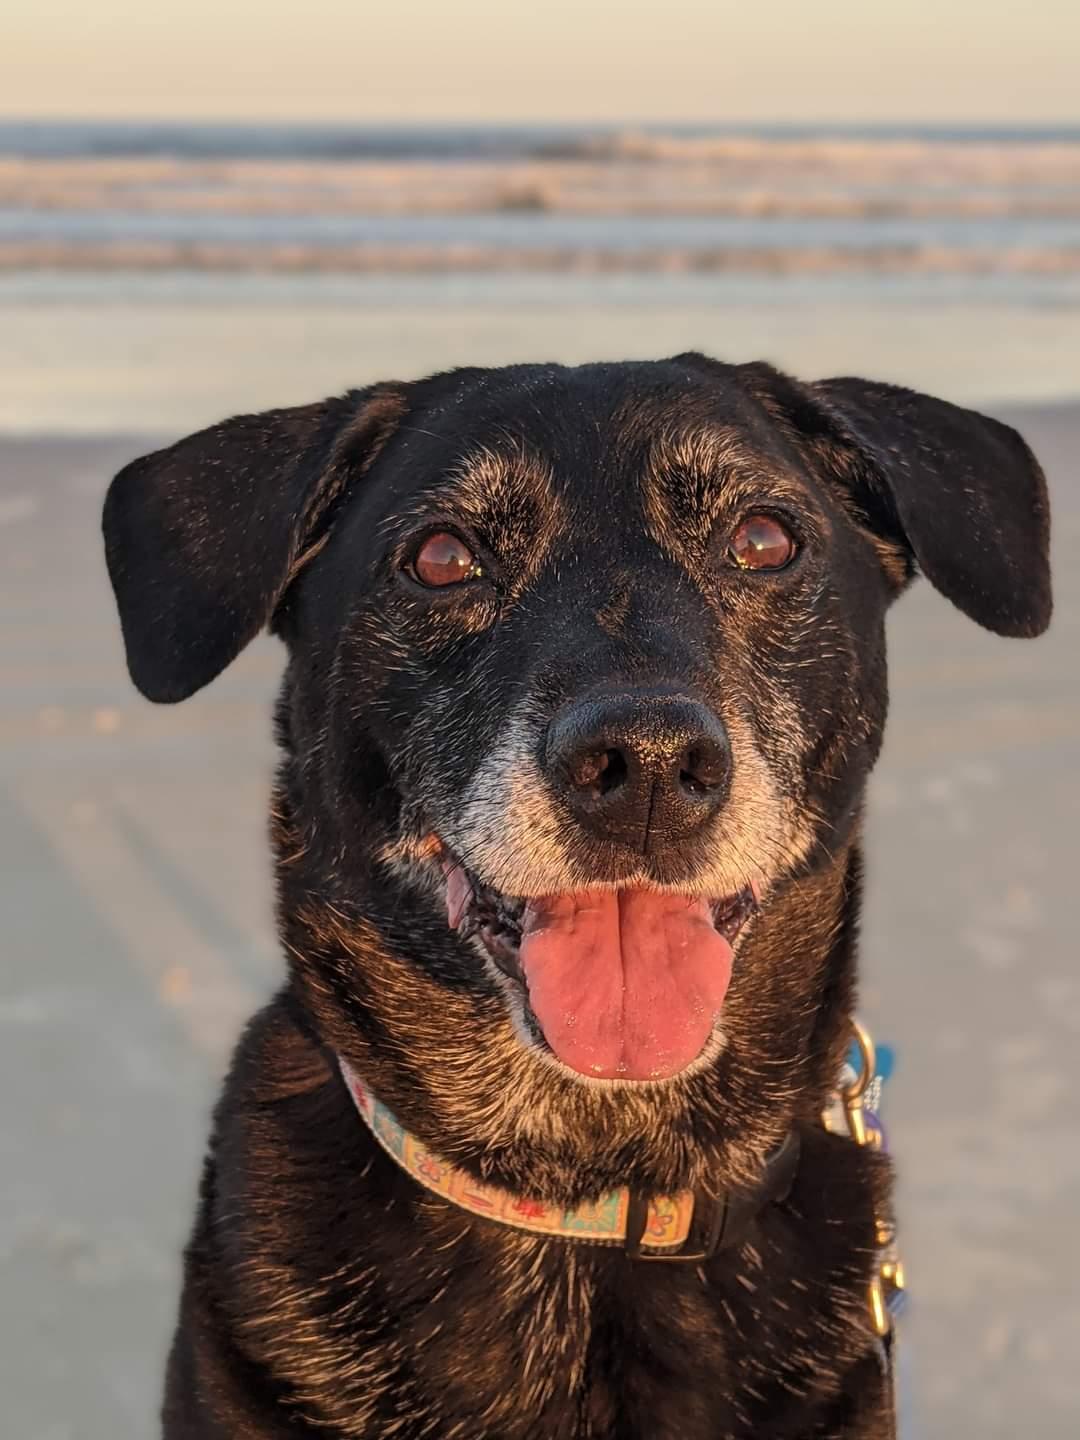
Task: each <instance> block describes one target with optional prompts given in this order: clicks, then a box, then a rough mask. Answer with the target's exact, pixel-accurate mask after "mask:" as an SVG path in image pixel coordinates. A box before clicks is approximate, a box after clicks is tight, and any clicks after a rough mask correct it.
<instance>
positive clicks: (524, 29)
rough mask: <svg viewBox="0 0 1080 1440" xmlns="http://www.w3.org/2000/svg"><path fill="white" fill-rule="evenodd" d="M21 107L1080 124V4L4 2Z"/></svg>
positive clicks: (10, 71) (360, 116)
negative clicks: (1078, 121) (990, 121)
mask: <svg viewBox="0 0 1080 1440" xmlns="http://www.w3.org/2000/svg"><path fill="white" fill-rule="evenodd" d="M0 114H2V115H6V116H43V117H48V116H53V117H63V116H66V117H73V118H78V117H88V118H107V117H117V118H129V117H130V118H155V117H160V118H203V119H211V118H222V119H247V118H250V119H270V120H273V119H281V120H335V121H347V120H357V121H369V120H379V119H388V120H396V121H408V120H417V121H420V120H431V119H446V120H500V119H501V120H533V121H535V120H635V119H636V120H645V121H647V120H678V119H683V120H690V121H694V120H699V121H709V120H716V121H723V120H740V119H745V120H812V119H817V120H822V119H837V120H868V121H875V120H876V121H888V120H911V119H913V120H924V121H929V120H944V121H979V120H1003V121H1014V122H1016V121H1029V122H1034V121H1044V122H1054V121H1063V122H1068V121H1074V122H1075V121H1077V120H1080V0H886V3H883V0H740V3H732V0H534V3H529V4H526V3H522V0H501V3H499V0H351V3H350V0H261V3H254V0H0Z"/></svg>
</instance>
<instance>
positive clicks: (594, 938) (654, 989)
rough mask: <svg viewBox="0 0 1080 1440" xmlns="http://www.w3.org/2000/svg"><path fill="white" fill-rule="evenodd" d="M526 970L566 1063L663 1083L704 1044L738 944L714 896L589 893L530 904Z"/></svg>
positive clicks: (537, 1011) (532, 998) (549, 1037)
mask: <svg viewBox="0 0 1080 1440" xmlns="http://www.w3.org/2000/svg"><path fill="white" fill-rule="evenodd" d="M521 966H522V970H523V971H524V974H525V983H526V985H527V986H528V989H529V1003H530V1005H531V1006H532V1010H533V1014H534V1015H535V1016H536V1018H537V1020H538V1022H539V1024H540V1028H541V1029H542V1030H543V1032H544V1039H545V1040H546V1041H547V1043H548V1044H549V1045H550V1046H551V1048H552V1050H553V1051H554V1052H555V1054H556V1055H557V1056H558V1057H559V1059H560V1060H561V1061H562V1062H563V1064H565V1065H569V1066H570V1067H571V1069H573V1070H577V1071H579V1072H580V1073H581V1074H582V1075H594V1076H597V1077H607V1078H615V1077H622V1078H623V1079H628V1080H656V1079H662V1078H663V1077H665V1076H667V1075H674V1074H676V1073H677V1072H678V1071H680V1070H682V1069H684V1068H685V1067H686V1066H687V1065H689V1064H690V1062H691V1061H692V1060H695V1059H696V1058H697V1057H698V1055H700V1054H701V1051H702V1050H703V1049H704V1047H705V1044H706V1042H707V1040H708V1038H709V1035H710V1033H711V1031H712V1026H713V1021H714V1020H715V1018H716V1016H717V1015H718V1014H719V1011H720V1006H721V1005H722V1004H723V1001H724V995H725V994H726V993H727V987H728V981H729V980H730V979H731V946H730V945H729V944H728V943H727V941H726V940H725V939H724V938H723V936H721V935H719V934H718V933H717V931H716V928H715V926H714V925H713V923H712V916H711V913H710V909H709V902H708V901H707V900H704V899H701V900H690V899H688V898H687V897H686V896H683V895H662V894H658V893H656V892H655V891H650V890H624V891H618V892H616V891H610V890H603V891H602V890H591V891H588V890H587V891H582V892H579V893H578V894H575V895H552V896H548V897H546V898H545V899H543V900H531V901H530V902H529V903H528V905H527V906H526V909H525V917H524V921H523V930H522V940H521Z"/></svg>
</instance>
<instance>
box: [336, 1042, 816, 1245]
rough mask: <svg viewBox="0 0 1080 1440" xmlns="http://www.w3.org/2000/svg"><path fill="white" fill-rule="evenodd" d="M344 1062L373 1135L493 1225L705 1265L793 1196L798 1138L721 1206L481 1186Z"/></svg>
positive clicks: (624, 1193) (420, 1176) (622, 1192)
mask: <svg viewBox="0 0 1080 1440" xmlns="http://www.w3.org/2000/svg"><path fill="white" fill-rule="evenodd" d="M338 1064H339V1066H340V1068H341V1073H342V1076H343V1078H344V1080H345V1084H346V1086H347V1088H348V1091H349V1094H350V1095H351V1096H352V1099H353V1102H354V1104H355V1105H356V1108H357V1110H358V1111H359V1112H360V1115H361V1116H362V1117H363V1119H364V1121H365V1122H366V1123H367V1125H368V1128H369V1129H370V1130H371V1133H372V1135H374V1137H375V1139H376V1140H377V1141H378V1142H379V1144H380V1145H381V1146H382V1148H383V1149H384V1150H385V1151H386V1153H387V1154H388V1155H390V1156H391V1157H392V1158H393V1159H394V1160H395V1161H396V1162H397V1164H398V1165H400V1166H401V1168H402V1169H403V1170H404V1171H405V1172H406V1173H407V1174H408V1175H411V1176H412V1178H413V1179H414V1180H415V1181H416V1182H417V1183H418V1184H420V1185H422V1186H424V1188H425V1189H427V1190H430V1191H432V1192H433V1193H434V1194H436V1195H441V1196H442V1198H443V1199H444V1200H448V1201H450V1203H451V1204H453V1205H457V1206H458V1207H459V1208H460V1209H462V1210H466V1211H468V1212H469V1214H471V1215H478V1216H481V1217H482V1218H483V1219H485V1220H490V1221H494V1222H496V1223H498V1224H502V1225H509V1226H511V1227H513V1228H514V1229H516V1230H525V1231H528V1232H529V1233H530V1234H533V1235H545V1236H550V1237H556V1238H559V1239H562V1240H576V1241H584V1242H587V1243H589V1244H593V1245H612V1246H616V1245H618V1246H622V1247H623V1248H624V1249H625V1250H626V1251H627V1253H628V1254H630V1255H632V1256H634V1257H635V1258H637V1259H641V1260H687V1261H700V1260H704V1259H707V1258H708V1257H709V1256H711V1255H713V1254H715V1253H716V1252H717V1250H720V1249H723V1248H726V1247H727V1246H728V1245H729V1244H732V1243H733V1242H734V1241H735V1240H737V1239H738V1238H740V1236H741V1235H742V1233H743V1232H744V1230H745V1228H746V1225H747V1223H748V1222H749V1220H751V1219H752V1218H753V1217H754V1216H755V1215H756V1214H757V1213H758V1211H759V1210H760V1209H761V1208H762V1207H763V1206H764V1205H766V1204H768V1203H769V1202H770V1201H780V1200H782V1199H784V1198H785V1197H786V1195H787V1193H788V1191H789V1190H790V1188H791V1184H792V1181H793V1180H794V1177H795V1170H796V1168H797V1166H798V1159H799V1143H798V1138H797V1136H796V1135H795V1134H794V1133H793V1134H792V1135H789V1136H788V1138H787V1139H786V1140H785V1141H784V1142H783V1144H782V1145H781V1146H780V1147H779V1148H778V1149H777V1150H776V1151H775V1152H774V1154H773V1155H772V1156H771V1157H770V1158H769V1160H768V1162H767V1164H766V1169H765V1175H764V1176H763V1178H762V1181H761V1183H760V1184H759V1185H758V1186H757V1187H756V1188H755V1189H754V1191H753V1192H751V1193H749V1194H742V1193H736V1192H731V1193H729V1194H726V1195H722V1196H721V1197H719V1199H718V1200H717V1199H713V1198H712V1197H706V1196H704V1195H701V1194H698V1195H697V1196H695V1194H694V1192H693V1191H690V1190H683V1191H680V1192H679V1193H678V1194H676V1195H658V1196H653V1197H651V1198H647V1199H646V1198H643V1197H639V1196H637V1195H636V1194H634V1193H632V1192H631V1190H630V1189H629V1188H628V1187H626V1186H623V1187H621V1188H620V1189H618V1190H612V1191H610V1192H609V1193H608V1194H606V1195H602V1196H600V1198H599V1199H598V1200H596V1201H595V1202H594V1203H592V1204H588V1205H578V1206H575V1207H573V1208H572V1209H563V1208H560V1207H559V1206H556V1205H547V1204H545V1203H544V1202H543V1201H541V1200H533V1199H529V1198H526V1197H525V1196H521V1195H514V1194H512V1193H511V1192H510V1191H508V1190H499V1189H496V1188H495V1187H494V1186H491V1185H484V1184H481V1183H480V1182H479V1181H477V1180H474V1179H473V1178H472V1176H470V1175H468V1174H467V1173H466V1172H465V1171H464V1170H462V1169H460V1168H459V1167H458V1166H456V1165H451V1164H450V1163H449V1162H448V1161H446V1160H443V1159H442V1158H441V1157H440V1156H438V1155H435V1154H433V1153H432V1152H431V1151H430V1150H429V1149H428V1148H427V1147H426V1146H425V1145H423V1144H422V1143H421V1142H420V1141H419V1140H418V1139H417V1138H416V1137H415V1136H414V1135H410V1134H409V1132H408V1131H407V1130H405V1129H404V1128H403V1127H402V1126H401V1125H400V1124H399V1123H398V1121H397V1120H396V1119H395V1117H394V1115H393V1114H392V1113H391V1112H390V1111H389V1110H388V1109H387V1108H386V1106H385V1105H384V1104H383V1103H382V1102H381V1101H380V1100H378V1099H376V1097H375V1096H374V1095H373V1094H372V1092H371V1091H370V1089H369V1088H368V1087H367V1085H366V1084H365V1083H364V1081H363V1080H361V1079H360V1077H359V1075H357V1073H356V1071H355V1070H354V1069H353V1068H352V1066H351V1065H349V1064H348V1062H347V1061H346V1060H343V1059H341V1057H340V1056H339V1057H338Z"/></svg>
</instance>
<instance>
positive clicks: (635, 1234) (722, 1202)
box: [626, 1130, 802, 1261]
mask: <svg viewBox="0 0 1080 1440" xmlns="http://www.w3.org/2000/svg"><path fill="white" fill-rule="evenodd" d="M801 1148H802V1147H801V1143H800V1141H799V1137H798V1135H797V1134H796V1132H795V1131H794V1130H793V1131H791V1133H790V1134H789V1135H788V1137H787V1139H786V1140H784V1141H783V1142H782V1143H781V1144H780V1145H779V1146H778V1148H777V1149H776V1150H774V1151H773V1153H772V1154H771V1155H770V1156H769V1159H768V1160H767V1161H766V1164H765V1173H764V1174H763V1175H762V1177H761V1179H760V1181H759V1182H758V1184H757V1185H756V1186H755V1187H754V1188H753V1189H752V1190H725V1191H724V1192H723V1194H721V1195H719V1196H717V1197H716V1198H715V1199H714V1198H713V1197H712V1196H709V1195H705V1194H704V1193H703V1192H702V1191H701V1190H696V1191H695V1192H694V1216H693V1221H692V1224H691V1230H690V1234H689V1235H688V1236H687V1237H686V1239H685V1241H684V1242H683V1243H682V1245H680V1246H679V1247H678V1249H666V1250H654V1249H643V1248H642V1245H641V1237H642V1234H643V1232H644V1229H645V1222H646V1219H647V1217H648V1208H649V1207H648V1201H647V1200H646V1199H645V1198H644V1197H643V1196H641V1195H638V1194H635V1193H634V1192H633V1191H631V1192H630V1210H629V1214H628V1215H627V1220H626V1253H627V1255H629V1256H630V1257H631V1259H633V1260H682V1261H701V1260H708V1259H710V1258H711V1257H712V1256H713V1255H715V1254H717V1253H718V1252H719V1251H720V1250H727V1249H730V1248H731V1247H732V1246H734V1245H738V1244H739V1243H740V1242H741V1241H742V1240H743V1239H744V1238H745V1236H746V1232H747V1231H748V1230H749V1228H750V1226H751V1224H752V1223H753V1221H754V1220H755V1219H756V1218H757V1216H758V1215H759V1214H760V1213H761V1211H762V1210H764V1208H765V1206H766V1205H779V1204H780V1203H781V1202H782V1201H784V1200H786V1199H787V1197H788V1195H789V1194H790V1193H791V1187H792V1185H793V1184H794V1183H795V1172H796V1171H797V1170H798V1168H799V1153H800V1150H801Z"/></svg>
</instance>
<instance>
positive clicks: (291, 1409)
mask: <svg viewBox="0 0 1080 1440" xmlns="http://www.w3.org/2000/svg"><path fill="white" fill-rule="evenodd" d="M269 1077H272V1078H269ZM219 1114H220V1117H221V1123H220V1127H219V1130H218V1134H217V1136H216V1139H215V1144H214V1149H213V1152H212V1156H211V1160H210V1162H209V1165H208V1169H207V1178H206V1182H205V1185H204V1198H203V1206H202V1211H201V1215H200V1219H199V1223H198V1225H197V1227H196V1233H195V1237H194V1240H193V1243H192V1248H191V1252H190V1261H191V1265H192V1273H193V1275H194V1276H196V1277H198V1278H197V1281H196V1284H195V1285H194V1286H193V1287H192V1289H191V1292H190V1293H189V1296H188V1302H187V1303H188V1305H189V1306H190V1309H189V1319H190V1321H191V1324H190V1325H189V1326H188V1327H185V1329H186V1332H187V1333H188V1335H189V1336H190V1344H191V1347H192V1354H194V1353H198V1352H199V1351H200V1349H201V1348H202V1346H203V1345H205V1346H206V1347H207V1348H209V1347H210V1345H211V1344H212V1343H213V1342H212V1340H211V1335H212V1334H214V1333H216V1331H217V1325H216V1323H215V1321H214V1316H215V1315H216V1314H218V1313H220V1312H221V1311H222V1310H227V1311H228V1312H230V1314H231V1315H232V1316H234V1317H235V1319H236V1331H235V1336H236V1341H237V1345H238V1349H239V1351H240V1352H241V1354H242V1358H241V1354H238V1355H237V1356H236V1360H235V1364H233V1365H232V1366H231V1367H230V1368H228V1369H226V1371H225V1372H224V1373H223V1376H222V1381H221V1386H222V1389H221V1392H220V1393H219V1394H218V1395H217V1397H216V1403H217V1404H218V1406H219V1409H220V1408H222V1399H223V1396H224V1395H225V1394H227V1392H228V1391H229V1390H231V1388H232V1386H233V1385H235V1387H236V1395H237V1399H236V1402H235V1403H236V1404H237V1405H240V1404H241V1403H243V1404H244V1405H245V1406H250V1405H251V1404H252V1403H254V1404H255V1406H256V1413H257V1414H258V1417H259V1418H258V1425H259V1427H261V1428H257V1429H251V1430H246V1431H245V1432H244V1433H252V1434H258V1435H266V1436H275V1437H276V1436H279V1435H281V1436H284V1435H290V1436H292V1435H297V1434H307V1433H308V1428H307V1427H308V1425H310V1426H311V1427H312V1428H311V1433H312V1434H316V1433H317V1434H321V1435H324V1436H325V1435H331V1436H333V1435H338V1436H341V1437H345V1436H348V1437H367V1436H402V1437H406V1440H421V1437H430V1440H454V1437H460V1440H540V1437H543V1440H593V1437H595V1440H600V1437H604V1440H614V1437H619V1440H638V1437H640V1440H646V1437H647V1440H664V1437H669V1436H670V1437H671V1440H676V1437H679V1440H696V1437H702V1440H705V1437H708V1440H719V1437H726V1436H730V1437H741V1436H753V1435H759V1434H762V1433H764V1432H763V1430H762V1428H761V1426H762V1424H763V1423H767V1425H768V1433H769V1434H770V1435H771V1436H776V1437H781V1436H786V1435H790V1436H800V1437H802V1436H822V1437H824V1436H829V1435H833V1434H836V1435H840V1434H844V1435H847V1434H850V1433H853V1432H852V1430H851V1425H852V1421H853V1418H854V1417H853V1413H852V1411H851V1406H852V1404H853V1403H855V1402H853V1400H852V1399H851V1398H850V1397H852V1396H857V1397H858V1403H859V1404H860V1405H861V1406H867V1407H871V1409H872V1408H873V1407H874V1406H875V1405H878V1404H880V1403H882V1395H881V1392H882V1385H881V1383H880V1382H879V1380H878V1378H877V1377H876V1375H875V1374H874V1365H875V1364H876V1362H872V1363H870V1364H868V1363H867V1335H866V1319H865V1306H864V1303H863V1296H864V1293H865V1290H864V1287H865V1280H866V1278H867V1274H868V1268H869V1264H870V1262H871V1259H872V1253H873V1251H872V1246H873V1240H872V1218H871V1212H872V1198H871V1191H872V1189H873V1188H875V1187H876V1185H877V1183H878V1180H879V1178H880V1177H879V1176H877V1175H876V1174H875V1173H874V1168H875V1167H874V1161H873V1158H872V1157H870V1156H868V1155H866V1154H865V1153H862V1152H859V1151H857V1150H856V1149H855V1147H853V1146H850V1145H848V1144H847V1143H846V1142H843V1141H840V1140H837V1139H834V1138H833V1137H829V1136H827V1135H825V1134H824V1133H817V1132H814V1131H808V1132H807V1134H806V1136H805V1138H804V1144H803V1151H804V1158H803V1163H802V1165H801V1167H800V1172H799V1176H798V1178H797V1182H796V1186H795V1189H794V1190H793V1193H792V1195H791V1197H790V1200H789V1201H788V1202H787V1203H786V1205H785V1206H771V1207H768V1208H767V1209H766V1210H765V1211H764V1212H763V1213H762V1215H761V1217H760V1219H759V1222H758V1223H757V1224H756V1225H755V1227H754V1229H753V1231H752V1232H751V1234H750V1237H749V1240H748V1242H747V1243H746V1244H745V1245H743V1246H742V1247H740V1248H739V1249H738V1250H732V1251H730V1252H727V1253H724V1254H722V1255H720V1256H719V1257H717V1258H716V1259H714V1260H713V1261H711V1262H709V1263H708V1264H707V1265H706V1266H699V1265H695V1264H690V1265H684V1264H672V1263H670V1262H668V1263H664V1262H642V1261H632V1260H630V1259H628V1258H627V1257H626V1256H625V1255H624V1254H623V1253H622V1252H621V1251H620V1250H617V1249H612V1250H608V1249H606V1248H603V1247H597V1246H593V1245H577V1244H573V1243H565V1242H560V1241H552V1240H547V1239H543V1238H537V1237H532V1236H529V1235H525V1234H523V1233H519V1232H516V1231H512V1230H510V1229H507V1228H504V1227H501V1226H496V1225H490V1224H487V1223H485V1222H483V1221H478V1220H475V1219H473V1218H472V1217H470V1216H468V1215H466V1214H465V1213H464V1212H462V1211H459V1210H456V1209H455V1208H453V1207H449V1206H447V1205H446V1203H445V1202H444V1201H442V1200H441V1199H439V1198H438V1197H433V1196H430V1195H428V1194H427V1193H426V1192H425V1191H423V1190H422V1189H421V1188H420V1187H419V1186H417V1184H416V1183H415V1181H413V1180H412V1179H411V1178H410V1177H409V1176H407V1175H405V1174H404V1173H403V1172H401V1171H400V1170H399V1169H398V1168H397V1167H396V1165H395V1164H394V1162H393V1161H392V1160H390V1159H389V1158H388V1157H387V1156H386V1155H385V1154H384V1153H383V1152H382V1151H381V1150H380V1149H379V1148H378V1147H377V1145H376V1144H375V1142H374V1140H373V1139H372V1137H371V1136H370V1134H369V1132H368V1131H367V1129H366V1128H365V1127H364V1125H363V1124H362V1122H361V1121H360V1119H359V1117H358V1116H357V1115H356V1114H355V1112H354V1111H353V1109H352V1106H351V1102H350V1101H349V1098H348V1096H347V1093H346V1092H345V1090H344V1087H343V1086H342V1085H341V1084H340V1082H339V1081H338V1078H337V1076H336V1074H335V1073H334V1071H333V1070H332V1069H331V1068H330V1067H329V1066H328V1065H327V1063H326V1061H325V1058H324V1057H323V1055H322V1054H321V1053H320V1052H319V1051H318V1050H317V1049H316V1048H315V1046H313V1045H311V1044H310V1043H309V1042H308V1041H307V1040H305V1039H304V1038H303V1037H302V1036H301V1035H300V1034H299V1033H298V1031H297V1030H296V1029H295V1028H294V1027H293V1025H292V1022H291V1021H290V1020H289V1019H288V1017H287V1016H286V1015H285V1014H284V1011H283V1009H282V1007H281V1006H280V1004H279V1005H276V1006H273V1007H271V1008H270V1009H269V1010H268V1011H266V1012H264V1015H263V1016H262V1017H261V1018H260V1019H259V1020H258V1021H257V1022H256V1024H255V1025H254V1026H253V1027H252V1030H251V1032H250V1033H249V1036H248V1038H247V1041H246V1042H245V1044H244V1045H243V1046H242V1048H241V1052H240V1055H239V1057H238V1063H237V1066H236V1068H235V1070H234V1074H233V1077H232V1080H231V1081H230V1084H229V1087H228V1089H227V1091H226V1098H225V1101H224V1103H223V1105H222V1107H221V1111H220V1112H219ZM241 1171H242V1172H245V1173H246V1174H247V1175H248V1177H249V1181H248V1183H249V1184H250V1185H251V1186H252V1190H251V1192H249V1196H251V1197H253V1196H254V1195H255V1194H256V1193H257V1194H258V1196H259V1202H258V1204H254V1203H253V1199H252V1198H249V1200H248V1203H247V1207H246V1214H245V1216H244V1218H243V1219H242V1220H241V1221H239V1222H238V1221H237V1219H236V1217H235V1209H234V1207H235V1201H236V1197H234V1196H230V1195H229V1194H227V1193H223V1192H222V1190H221V1189H220V1176H221V1175H223V1174H225V1173H232V1174H236V1173H239V1172H241ZM822 1211H824V1212H831V1221H832V1223H831V1224H830V1225H825V1226H823V1225H822V1224H821V1223H820V1220H821V1218H822V1214H821V1212H822ZM224 1216H232V1217H233V1218H232V1219H231V1221H230V1223H229V1224H225V1225H223V1224H222V1223H221V1220H222V1218H223V1217H224ZM807 1220H810V1221H811V1225H810V1227H809V1228H810V1229H811V1230H812V1231H813V1233H814V1237H815V1238H814V1243H813V1244H812V1245H811V1244H807V1243H806V1241H805V1239H801V1238H800V1237H801V1236H805V1234H806V1231H807V1225H806V1221H807ZM185 1349H186V1346H185V1342H184V1341H183V1340H182V1341H181V1343H180V1345H179V1346H178V1349H177V1353H176V1354H174V1357H173V1368H174V1379H176V1377H177V1376H178V1375H179V1373H180V1372H181V1370H182V1369H183V1367H184V1365H185V1361H186V1357H185ZM857 1371H862V1372H865V1373H863V1374H861V1376H860V1378H859V1382H858V1383H854V1382H853V1376H854V1375H855V1373H856V1372H857ZM271 1377H272V1378H271ZM183 1390H184V1387H183V1385H182V1384H181V1383H175V1384H173V1386H172V1387H171V1393H172V1396H173V1401H172V1403H173V1404H182V1403H184V1402H183V1401H182V1400H181V1398H180V1397H181V1396H182V1394H183ZM242 1395H243V1396H246V1397H247V1398H246V1399H244V1400H243V1401H242V1402H241V1400H240V1396H242ZM845 1395H846V1396H847V1397H848V1398H847V1399H845V1398H843V1397H844V1396H845ZM282 1402H284V1403H282ZM264 1405H265V1409H264V1408H263V1406H264ZM224 1413H230V1410H229V1402H226V1403H225V1405H224ZM239 1413H240V1412H239V1411H237V1415H238V1416H239ZM244 1413H245V1415H246V1416H247V1417H248V1418H247V1419H246V1420H245V1423H246V1424H249V1425H250V1424H251V1423H252V1418H251V1412H250V1411H248V1410H245V1412H244ZM305 1422H306V1423H305ZM297 1426H299V1428H297ZM178 1433H180V1434H183V1433H184V1431H183V1430H182V1429H180V1430H179V1431H178ZM859 1433H862V1432H861V1431H860V1432H859ZM866 1433H873V1432H872V1431H867V1432H866Z"/></svg>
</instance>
